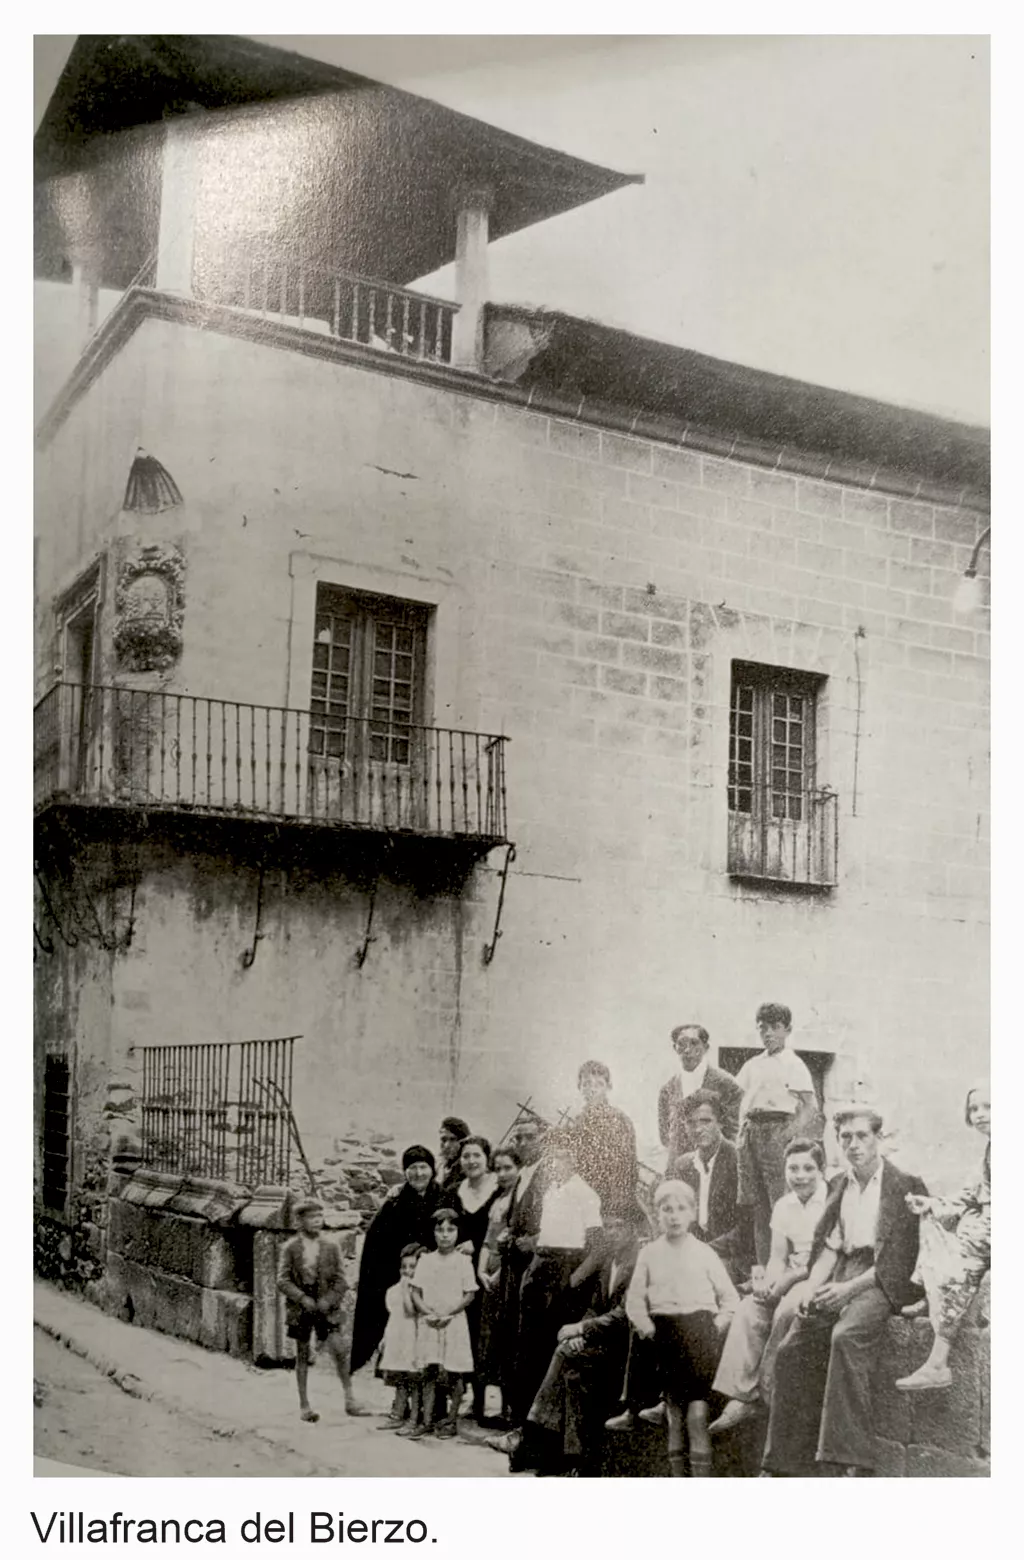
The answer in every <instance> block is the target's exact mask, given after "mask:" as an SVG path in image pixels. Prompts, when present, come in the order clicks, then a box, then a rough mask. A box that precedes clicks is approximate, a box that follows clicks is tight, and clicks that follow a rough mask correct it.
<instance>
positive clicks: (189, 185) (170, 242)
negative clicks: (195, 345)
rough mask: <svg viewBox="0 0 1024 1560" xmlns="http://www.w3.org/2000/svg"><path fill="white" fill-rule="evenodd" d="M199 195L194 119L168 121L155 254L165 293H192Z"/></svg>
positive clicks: (157, 284)
mask: <svg viewBox="0 0 1024 1560" xmlns="http://www.w3.org/2000/svg"><path fill="white" fill-rule="evenodd" d="M198 192H199V138H198V136H197V134H196V129H195V122H194V118H192V117H191V116H188V117H186V116H179V117H178V118H176V119H168V120H167V122H166V123H165V125H164V144H163V156H162V161H161V173H160V231H159V237H158V239H157V253H156V286H157V287H158V288H160V290H161V291H162V292H174V293H184V294H185V295H186V296H190V295H191V293H192V259H193V254H194V250H195V232H196V205H197V197H198Z"/></svg>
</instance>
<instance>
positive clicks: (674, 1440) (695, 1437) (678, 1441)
mask: <svg viewBox="0 0 1024 1560" xmlns="http://www.w3.org/2000/svg"><path fill="white" fill-rule="evenodd" d="M654 1210H655V1214H656V1215H657V1219H658V1227H659V1228H660V1230H661V1235H660V1236H659V1237H658V1239H657V1240H655V1241H652V1242H651V1243H650V1244H649V1245H647V1246H644V1247H643V1248H642V1250H641V1252H640V1255H639V1257H638V1258H637V1263H636V1268H635V1269H634V1271H633V1277H632V1279H631V1280H630V1284H629V1289H628V1290H627V1292H626V1315H627V1316H628V1317H629V1320H630V1322H631V1323H632V1324H633V1326H634V1327H635V1328H636V1330H637V1332H638V1333H639V1335H640V1337H641V1338H653V1339H654V1342H655V1348H656V1350H657V1355H658V1365H659V1371H660V1375H661V1380H662V1382H663V1384H664V1391H665V1402H666V1405H667V1409H668V1460H669V1467H670V1469H671V1471H672V1476H673V1478H677V1479H681V1478H685V1477H686V1467H685V1461H686V1459H685V1456H684V1452H683V1445H684V1427H685V1431H686V1434H687V1435H688V1437H689V1443H690V1470H689V1471H690V1477H691V1478H694V1479H707V1478H710V1477H711V1442H710V1440H709V1439H708V1404H707V1399H708V1394H709V1393H710V1391H711V1384H712V1382H713V1380H714V1376H715V1369H716V1367H717V1365H718V1356H719V1354H720V1352H721V1339H722V1336H723V1335H724V1333H725V1332H727V1331H728V1328H729V1323H730V1321H731V1320H732V1315H733V1312H734V1311H735V1309H736V1306H737V1304H738V1302H739V1296H738V1294H737V1293H736V1290H735V1288H734V1286H733V1282H732V1279H731V1278H730V1277H729V1275H728V1273H727V1272H726V1271H725V1267H724V1265H723V1263H722V1259H721V1257H719V1255H718V1254H717V1252H715V1251H712V1249H711V1247H710V1246H707V1245H705V1244H704V1242H703V1241H700V1240H698V1239H697V1238H696V1236H695V1235H692V1234H691V1233H690V1232H691V1230H692V1228H693V1225H694V1224H695V1223H696V1220H697V1199H696V1197H695V1196H694V1192H693V1188H692V1187H691V1186H689V1185H687V1183H686V1182H685V1181H663V1182H662V1183H661V1185H660V1186H659V1187H658V1190H657V1191H656V1193H655V1195H654Z"/></svg>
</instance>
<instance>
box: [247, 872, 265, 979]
mask: <svg viewBox="0 0 1024 1560" xmlns="http://www.w3.org/2000/svg"><path fill="white" fill-rule="evenodd" d="M264 871H265V867H264V863H263V862H262V861H261V862H260V872H259V878H258V879H257V882H256V925H255V927H254V928H253V934H252V947H251V948H246V950H245V952H244V953H243V954H242V968H243V970H251V969H252V967H253V965H254V964H255V962H256V950H257V949H258V948H259V945H260V943H261V942H262V941H263V935H264V934H263V931H262V929H261V927H262V921H263V877H264Z"/></svg>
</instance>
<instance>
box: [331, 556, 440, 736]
mask: <svg viewBox="0 0 1024 1560" xmlns="http://www.w3.org/2000/svg"><path fill="white" fill-rule="evenodd" d="M429 624H430V608H429V607H428V606H425V605H424V604H423V603H421V602H417V601H409V600H407V599H405V598H402V597H397V596H384V595H375V594H371V593H369V592H365V591H357V590H349V589H346V588H345V587H344V586H338V585H332V584H328V583H325V582H322V581H318V582H317V587H316V602H315V612H314V631H313V645H312V653H311V660H312V667H311V674H310V732H309V753H310V757H311V758H313V759H318V758H324V757H326V758H336V759H345V758H348V757H351V756H352V748H353V747H355V748H356V749H357V750H362V751H363V752H364V754H365V756H366V758H367V759H368V760H369V761H371V762H373V763H385V764H398V765H403V766H405V765H408V764H409V763H410V761H411V757H412V749H413V745H414V738H415V732H416V729H417V728H418V727H422V726H423V725H424V724H425V720H424V714H425V705H426V694H427V676H428V659H427V656H428V633H429ZM342 625H348V626H347V632H342ZM324 636H328V637H326V638H325V637H324ZM385 663H386V664H385ZM406 663H407V664H406ZM403 690H405V691H404V692H403Z"/></svg>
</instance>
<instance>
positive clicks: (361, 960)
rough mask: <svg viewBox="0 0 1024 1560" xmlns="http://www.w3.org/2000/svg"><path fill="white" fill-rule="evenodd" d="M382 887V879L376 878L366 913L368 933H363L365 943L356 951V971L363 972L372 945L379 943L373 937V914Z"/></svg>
mask: <svg viewBox="0 0 1024 1560" xmlns="http://www.w3.org/2000/svg"><path fill="white" fill-rule="evenodd" d="M379 887H380V877H379V876H378V877H375V878H374V880H373V885H372V887H371V888H370V904H369V908H368V910H367V913H366V931H365V932H364V933H363V941H362V943H361V945H360V946H359V948H357V949H356V969H357V970H361V969H362V967H363V965H364V964H365V963H366V956H367V954H368V953H369V951H370V944H371V943H375V942H376V941H377V939H376V937H374V935H373V912H374V909H375V908H376V904H377V890H378V888H379Z"/></svg>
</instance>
